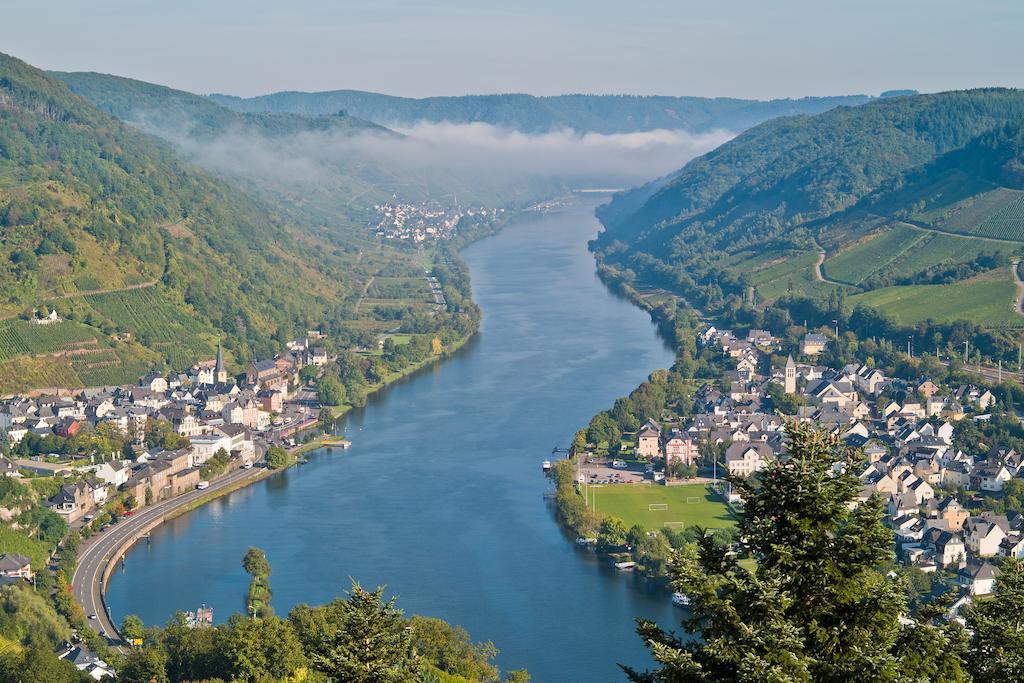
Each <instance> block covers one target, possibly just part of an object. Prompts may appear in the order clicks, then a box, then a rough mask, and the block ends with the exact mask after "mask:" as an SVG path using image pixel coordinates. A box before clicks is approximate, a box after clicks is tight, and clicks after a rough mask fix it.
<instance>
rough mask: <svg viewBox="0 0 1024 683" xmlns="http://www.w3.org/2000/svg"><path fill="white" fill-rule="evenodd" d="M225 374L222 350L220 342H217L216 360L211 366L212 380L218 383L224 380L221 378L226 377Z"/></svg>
mask: <svg viewBox="0 0 1024 683" xmlns="http://www.w3.org/2000/svg"><path fill="white" fill-rule="evenodd" d="M227 374H228V373H227V371H226V370H224V350H223V349H222V348H221V345H220V344H217V362H216V363H214V366H213V381H214V382H215V383H218V384H219V383H221V382H223V381H224V379H223V378H225V377H227Z"/></svg>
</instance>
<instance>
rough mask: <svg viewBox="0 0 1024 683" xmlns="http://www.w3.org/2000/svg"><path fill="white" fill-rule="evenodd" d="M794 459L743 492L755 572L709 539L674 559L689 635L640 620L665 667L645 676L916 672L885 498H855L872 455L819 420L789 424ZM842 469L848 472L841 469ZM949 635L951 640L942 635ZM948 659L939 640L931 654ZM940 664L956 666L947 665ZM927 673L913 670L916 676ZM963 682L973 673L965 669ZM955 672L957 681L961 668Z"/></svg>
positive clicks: (766, 677) (741, 487) (743, 523)
mask: <svg viewBox="0 0 1024 683" xmlns="http://www.w3.org/2000/svg"><path fill="white" fill-rule="evenodd" d="M786 429H787V432H788V435H789V442H788V447H787V450H788V456H787V457H785V458H783V459H781V460H780V461H778V462H774V463H771V464H769V465H768V466H767V467H766V468H765V469H764V470H762V471H761V472H760V473H759V475H758V476H757V477H755V478H752V479H742V478H736V479H733V480H732V482H733V486H734V488H735V489H736V491H737V492H738V493H739V494H740V495H741V496H742V497H743V500H744V510H743V512H742V513H741V514H740V516H739V532H740V537H741V538H742V539H743V540H742V543H743V545H744V548H745V550H746V551H748V552H749V553H750V554H751V555H752V556H753V557H754V558H755V559H756V560H757V568H756V569H755V570H753V571H749V570H747V569H745V568H744V567H742V566H740V565H739V564H738V562H737V560H736V559H735V558H734V557H733V555H732V554H731V553H730V552H728V550H729V549H728V548H726V547H723V546H721V545H720V544H718V543H716V541H715V540H714V538H713V537H711V536H706V537H705V538H703V539H702V540H701V541H700V542H699V543H698V545H697V548H696V550H695V551H694V552H692V553H685V552H677V553H675V555H674V557H673V568H672V572H671V581H672V585H673V587H674V588H675V590H678V591H682V592H684V593H686V594H687V595H689V596H690V598H691V600H692V605H691V611H690V616H688V617H687V618H685V619H684V620H683V624H682V625H683V628H684V630H685V631H686V633H688V634H699V638H689V639H685V640H684V639H682V638H679V637H678V636H676V635H674V634H671V633H667V632H665V631H663V630H662V629H661V628H659V627H658V626H657V625H656V624H654V623H652V622H648V621H643V620H641V621H639V627H638V632H639V633H640V635H641V636H642V637H643V638H644V639H645V640H646V642H647V644H648V647H649V648H650V649H651V652H652V654H653V656H654V659H655V660H656V661H657V662H658V664H659V665H660V668H659V669H657V670H654V671H648V672H638V671H634V670H632V669H629V668H627V667H624V668H625V670H626V673H627V675H628V676H629V678H630V679H631V680H633V681H637V682H641V683H653V682H656V681H672V682H676V681H812V680H813V681H865V680H872V681H887V680H888V681H891V680H899V679H901V678H903V677H904V675H905V671H906V670H905V668H904V666H903V664H902V662H901V656H903V650H901V649H900V648H899V647H897V643H898V641H900V640H901V639H902V638H905V637H908V633H906V632H905V631H904V630H903V629H904V628H908V629H912V628H922V629H925V628H930V627H927V626H924V625H921V626H908V627H901V625H900V621H899V617H900V615H901V614H902V613H903V612H905V611H906V598H905V597H904V594H903V587H902V585H901V583H900V582H899V581H898V580H894V579H890V578H888V577H887V576H886V575H885V574H884V573H883V572H882V571H881V570H880V568H881V567H883V566H885V565H887V564H888V563H890V562H891V561H892V560H893V557H894V551H893V539H892V534H891V532H890V531H889V530H888V529H886V528H885V526H884V525H883V524H882V517H883V515H882V507H881V503H880V502H879V500H878V499H877V498H872V499H870V500H868V501H867V502H864V503H862V504H860V505H859V506H853V505H852V503H853V501H854V499H855V497H856V495H857V493H858V490H859V488H860V482H859V481H858V479H857V477H856V476H855V475H854V474H853V472H854V471H855V465H856V464H857V463H858V462H859V461H860V453H859V452H857V451H856V450H854V449H849V448H846V447H844V446H843V445H842V443H841V442H840V441H839V439H838V438H837V437H835V436H832V435H829V434H826V433H824V432H820V431H816V430H815V429H813V428H812V427H810V426H807V425H799V424H795V423H790V424H788V425H787V427H786ZM836 465H838V468H837V467H836ZM935 633H936V634H937V636H936V637H937V638H939V639H940V641H941V640H942V639H943V638H944V636H943V633H942V632H940V631H936V632H935ZM933 655H934V656H938V655H937V653H936V648H930V649H927V650H926V651H925V653H923V654H921V655H919V656H927V657H931V656H933ZM934 666H935V668H936V669H940V670H942V671H944V672H945V671H947V670H948V667H945V666H944V665H943V664H942V663H937V664H934ZM915 676H916V674H913V673H911V678H914V677H915ZM961 678H962V676H961ZM949 680H957V677H956V675H955V674H954V675H951V676H950V678H949Z"/></svg>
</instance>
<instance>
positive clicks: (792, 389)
mask: <svg viewBox="0 0 1024 683" xmlns="http://www.w3.org/2000/svg"><path fill="white" fill-rule="evenodd" d="M782 386H783V389H784V390H785V392H786V393H787V394H795V393H796V363H794V362H793V354H789V359H788V360H787V361H786V369H785V375H784V377H783V383H782Z"/></svg>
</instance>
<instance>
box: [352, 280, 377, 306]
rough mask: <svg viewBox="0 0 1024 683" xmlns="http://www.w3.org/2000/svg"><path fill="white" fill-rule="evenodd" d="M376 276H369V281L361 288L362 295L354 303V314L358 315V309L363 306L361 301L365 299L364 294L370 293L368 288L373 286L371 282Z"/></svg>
mask: <svg viewBox="0 0 1024 683" xmlns="http://www.w3.org/2000/svg"><path fill="white" fill-rule="evenodd" d="M376 277H377V276H376V275H371V276H370V279H369V280H367V281H366V286H365V287H363V293H362V294H361V295H360V296H359V301H357V302H356V307H355V309H353V312H354V313H357V314H358V313H359V307H360V306H362V305H363V299H365V298H366V293H367V292H369V291H370V286H371V285H373V280H374V278H376Z"/></svg>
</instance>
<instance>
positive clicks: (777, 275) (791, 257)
mask: <svg viewBox="0 0 1024 683" xmlns="http://www.w3.org/2000/svg"><path fill="white" fill-rule="evenodd" d="M817 260H818V254H817V253H816V252H813V251H774V252H769V253H767V254H762V255H755V256H753V257H752V258H749V259H746V260H744V261H739V262H737V263H735V264H734V265H732V266H731V268H732V269H734V270H736V271H738V272H747V273H749V274H750V281H751V283H752V284H753V285H754V287H755V289H756V292H757V298H758V299H759V300H760V301H770V300H772V299H777V298H779V297H780V296H783V295H784V294H786V292H788V291H789V290H790V288H791V287H792V289H794V290H796V291H800V292H804V293H805V294H817V293H824V292H825V291H828V290H829V289H831V288H832V286H831V285H827V284H826V283H823V282H818V281H817V280H816V279H815V277H814V264H815V262H816V261H817Z"/></svg>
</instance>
